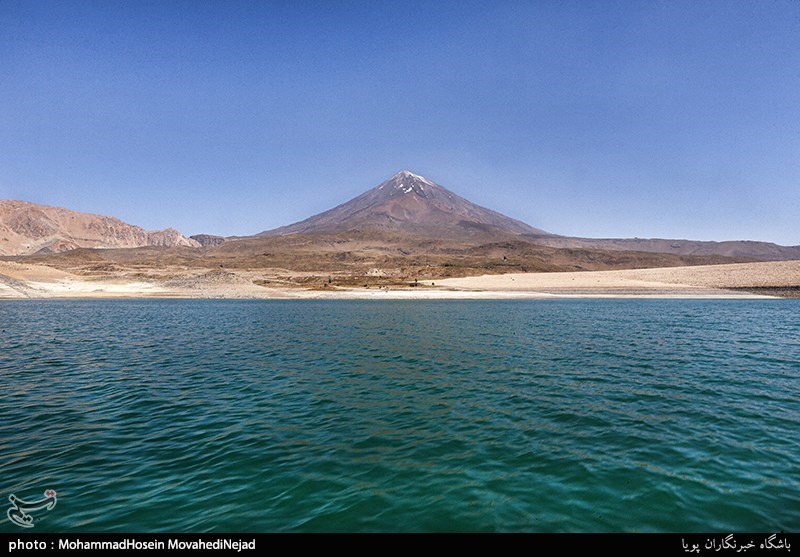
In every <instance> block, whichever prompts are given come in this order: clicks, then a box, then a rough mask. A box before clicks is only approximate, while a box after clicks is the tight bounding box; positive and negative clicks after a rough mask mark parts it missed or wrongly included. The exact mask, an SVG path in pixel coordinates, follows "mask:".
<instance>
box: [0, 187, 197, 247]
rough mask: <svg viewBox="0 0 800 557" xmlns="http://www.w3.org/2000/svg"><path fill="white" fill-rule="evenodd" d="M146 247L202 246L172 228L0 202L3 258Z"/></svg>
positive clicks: (23, 202)
mask: <svg viewBox="0 0 800 557" xmlns="http://www.w3.org/2000/svg"><path fill="white" fill-rule="evenodd" d="M143 246H192V247H199V246H200V244H199V243H197V242H196V241H194V240H191V239H189V238H186V237H185V236H183V235H182V234H181V233H180V232H178V231H177V230H175V229H173V228H167V229H165V230H158V231H147V230H144V229H142V228H140V227H138V226H134V225H131V224H127V223H124V222H122V221H121V220H119V219H117V218H114V217H105V216H100V215H93V214H89V213H79V212H77V211H70V210H69V209H64V208H62V207H49V206H47V205H37V204H35V203H28V202H26V201H15V200H0V255H30V254H34V253H41V254H48V253H59V252H62V251H68V250H72V249H76V248H136V247H143Z"/></svg>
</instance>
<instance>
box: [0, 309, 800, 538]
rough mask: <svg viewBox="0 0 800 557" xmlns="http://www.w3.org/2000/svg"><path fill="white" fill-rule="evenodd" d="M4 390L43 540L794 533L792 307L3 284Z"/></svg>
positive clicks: (799, 419)
mask: <svg viewBox="0 0 800 557" xmlns="http://www.w3.org/2000/svg"><path fill="white" fill-rule="evenodd" d="M0 381H1V382H2V383H1V384H2V390H1V391H0V470H2V472H1V473H0V500H1V501H4V502H6V503H4V504H5V505H8V503H7V502H8V496H9V495H10V494H15V495H17V496H18V497H22V498H24V499H36V498H40V497H41V496H42V492H43V491H44V490H45V489H54V490H56V492H57V494H58V503H57V505H56V507H55V508H54V509H52V510H51V511H49V512H39V513H34V514H35V517H36V520H35V527H34V529H33V530H34V531H37V532H38V531H41V532H46V531H65V532H66V531H72V532H74V531H94V532H103V531H173V532H180V531H190V532H207V531H220V532H222V531H228V532H241V531H251V532H256V531H266V532H272V531H301V532H308V531H359V532H364V531H392V532H394V531H437V532H438V531H557V532H563V531H569V532H575V531H593V532H594V531H625V532H632V531H703V532H706V531H731V532H737V531H779V530H786V531H797V530H798V529H800V300H652V299H649V300H643V299H638V300H637V299H617V300H610V299H603V300H577V299H576V300H529V301H499V300H490V301H375V302H373V301H313V300H305V301H301V300H287V301H277V300H262V301H255V300H253V301H247V300H242V301H204V300H128V301H121V300H108V301H104V300H100V301H88V300H87V301H64V300H51V301H38V300H37V301H5V302H2V303H0ZM4 509H5V507H4ZM2 517H3V518H4V520H2V521H1V522H0V530H2V531H8V532H19V531H22V530H21V529H20V528H18V527H17V526H15V525H14V524H12V523H11V522H9V521H8V520H5V510H3V515H2Z"/></svg>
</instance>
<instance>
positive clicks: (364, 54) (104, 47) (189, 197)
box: [0, 0, 800, 245]
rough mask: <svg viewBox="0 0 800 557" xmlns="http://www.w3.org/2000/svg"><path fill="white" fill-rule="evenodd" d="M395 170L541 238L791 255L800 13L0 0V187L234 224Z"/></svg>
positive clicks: (799, 180) (649, 5)
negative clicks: (649, 241) (778, 249)
mask: <svg viewBox="0 0 800 557" xmlns="http://www.w3.org/2000/svg"><path fill="white" fill-rule="evenodd" d="M401 169H407V170H410V171H412V172H415V173H417V174H421V175H423V176H425V177H427V178H429V179H431V180H433V181H435V182H437V183H439V184H441V185H442V186H444V187H446V188H449V189H451V190H453V191H454V192H455V193H457V194H459V195H461V196H463V197H466V198H467V199H469V200H471V201H473V202H475V203H478V204H480V205H484V206H487V207H489V208H491V209H494V210H497V211H499V212H501V213H504V214H507V215H509V216H511V217H514V218H517V219H520V220H522V221H524V222H527V223H528V224H531V225H533V226H536V227H538V228H542V229H545V230H547V231H550V232H554V233H559V234H565V235H573V236H585V237H662V238H691V239H699V240H725V239H752V240H764V241H772V242H777V243H781V244H787V245H796V244H800V218H798V216H800V2H796V1H793V0H763V1H758V2H750V1H747V2H746V1H735V0H718V1H717V0H715V1H688V2H681V1H677V0H675V1H669V2H659V1H656V0H647V1H644V0H643V1H636V2H614V1H612V0H604V1H593V0H583V1H579V2H569V1H552V2H550V1H529V2H518V1H497V0H491V1H486V2H473V1H469V0H467V1H458V2H456V1H444V0H439V1H431V2H415V1H411V0H403V1H397V2H394V1H389V0H381V1H376V0H373V1H369V2H355V1H353V2H340V1H335V0H325V1H319V2H304V1H293V2H277V1H274V2H270V1H266V0H263V1H257V2H237V1H234V0H225V1H222V0H220V1H217V2H202V1H199V0H191V1H186V2H182V1H155V2H147V1H134V0H128V1H117V0H103V1H99V2H83V1H76V0H66V1H55V2H43V1H35V0H23V1H17V0H0V198H12V199H24V200H27V201H32V202H36V203H43V204H47V205H59V206H64V207H68V208H70V209H74V210H78V211H84V212H92V213H99V214H106V215H114V216H116V217H118V218H121V219H122V220H124V221H126V222H130V223H132V224H137V225H139V226H143V227H144V228H147V229H161V228H165V227H168V226H173V227H175V228H177V229H178V230H180V231H181V232H183V233H184V234H187V235H189V234H197V233H209V234H221V235H246V234H254V233H257V232H260V231H263V230H268V229H272V228H275V227H278V226H282V225H285V224H289V223H291V222H294V221H297V220H301V219H303V218H306V217H308V216H310V215H312V214H315V213H318V212H321V211H323V210H326V209H329V208H331V207H333V206H335V205H338V204H339V203H342V202H345V201H347V200H349V199H350V198H352V197H354V196H356V195H358V194H360V193H362V192H363V191H365V190H367V189H369V188H371V187H374V186H376V185H377V184H379V183H380V182H381V181H383V180H385V179H386V178H388V177H389V176H391V175H392V174H394V173H395V172H397V171H399V170H401Z"/></svg>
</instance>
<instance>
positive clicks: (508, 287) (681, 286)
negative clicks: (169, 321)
mask: <svg viewBox="0 0 800 557" xmlns="http://www.w3.org/2000/svg"><path fill="white" fill-rule="evenodd" d="M308 276H309V275H308V274H307V273H302V272H300V273H298V272H289V271H286V272H285V273H284V274H280V273H278V272H275V271H274V270H273V271H272V272H270V273H265V272H264V270H253V269H232V270H227V269H212V270H208V269H192V268H170V267H165V268H161V269H151V270H150V271H149V272H148V273H146V274H145V273H141V272H133V271H132V270H130V269H128V270H124V269H123V270H107V271H104V272H95V273H94V274H86V273H84V274H78V273H73V272H69V271H66V270H62V269H56V268H54V267H50V266H46V265H40V264H32V263H18V262H12V261H0V298H6V299H10V298H234V299H246V298H300V299H303V298H306V299H307V298H316V299H426V298H429V299H439V298H441V299H491V298H552V297H589V298H592V297H680V298H741V297H764V296H779V297H797V296H798V290H800V261H771V262H758V263H737V264H730V265H703V266H691V267H671V268H656V269H626V270H613V271H580V272H538V273H509V274H502V275H482V276H471V277H460V278H445V279H438V280H430V281H428V280H425V281H420V280H415V281H411V282H407V283H400V282H394V283H390V284H389V283H387V284H383V285H377V286H370V285H360V286H359V285H354V284H352V281H337V280H334V279H333V278H332V277H331V281H330V282H327V281H324V282H323V284H322V285H318V284H316V283H312V284H307V283H304V279H305V278H307V277H308ZM314 276H315V275H314Z"/></svg>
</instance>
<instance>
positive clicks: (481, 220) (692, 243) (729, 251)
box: [232, 170, 800, 260]
mask: <svg viewBox="0 0 800 557" xmlns="http://www.w3.org/2000/svg"><path fill="white" fill-rule="evenodd" d="M342 234H345V235H346V236H347V238H348V239H352V238H354V237H362V238H372V239H375V240H377V239H381V240H384V241H390V242H392V243H398V242H399V243H402V241H403V238H405V239H406V240H410V239H411V238H412V237H414V238H417V240H418V239H419V238H428V239H430V240H431V241H439V242H441V241H452V240H456V241H459V242H462V243H465V244H471V245H482V244H487V243H492V242H502V241H518V240H523V241H526V242H530V243H533V244H536V245H539V246H546V247H550V248H557V249H588V250H601V251H604V252H616V251H636V252H642V253H663V254H671V255H677V256H703V257H705V256H724V257H734V258H738V259H745V260H749V259H761V260H789V259H800V246H780V245H777V244H772V243H769V242H753V241H744V240H738V241H728V242H705V241H697V240H670V239H658V238H656V239H640V238H609V239H594V238H575V237H570V236H559V235H556V234H550V233H548V232H544V231H543V230H540V229H538V228H534V227H532V226H530V225H528V224H525V223H524V222H520V221H518V220H515V219H512V218H509V217H506V216H504V215H501V214H500V213H497V212H495V211H492V210H490V209H486V208H484V207H481V206H480V205H476V204H474V203H472V202H470V201H467V200H466V199H464V198H463V197H460V196H458V195H456V194H455V193H453V192H451V191H450V190H448V189H446V188H444V187H442V186H440V185H438V184H436V183H434V182H432V181H430V180H428V179H426V178H423V177H422V176H418V175H416V174H413V173H411V172H409V171H407V170H403V171H401V172H398V173H397V174H395V175H394V176H392V177H391V178H389V179H388V180H386V181H385V182H383V183H381V184H379V185H378V186H376V187H374V188H372V189H371V190H368V191H366V192H365V193H363V194H361V195H359V196H358V197H356V198H354V199H351V200H350V201H347V202H346V203H343V204H341V205H339V206H337V207H334V208H333V209H330V210H328V211H325V212H323V213H320V214H318V215H314V216H312V217H309V218H307V219H305V220H303V221H300V222H297V223H295V224H291V225H288V226H284V227H281V228H276V229H274V230H269V231H266V232H262V233H261V234H258V235H256V236H255V237H252V236H251V237H250V238H259V237H260V238H265V237H276V236H288V235H312V236H315V237H320V236H327V237H331V235H338V236H341V235H342ZM336 241H337V242H341V241H342V238H337V239H336ZM238 247H242V246H232V249H237V248H238Z"/></svg>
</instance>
